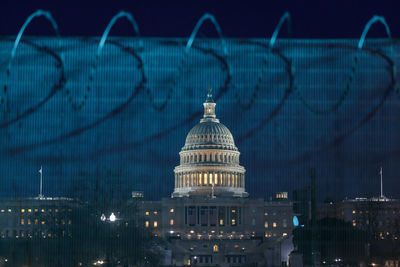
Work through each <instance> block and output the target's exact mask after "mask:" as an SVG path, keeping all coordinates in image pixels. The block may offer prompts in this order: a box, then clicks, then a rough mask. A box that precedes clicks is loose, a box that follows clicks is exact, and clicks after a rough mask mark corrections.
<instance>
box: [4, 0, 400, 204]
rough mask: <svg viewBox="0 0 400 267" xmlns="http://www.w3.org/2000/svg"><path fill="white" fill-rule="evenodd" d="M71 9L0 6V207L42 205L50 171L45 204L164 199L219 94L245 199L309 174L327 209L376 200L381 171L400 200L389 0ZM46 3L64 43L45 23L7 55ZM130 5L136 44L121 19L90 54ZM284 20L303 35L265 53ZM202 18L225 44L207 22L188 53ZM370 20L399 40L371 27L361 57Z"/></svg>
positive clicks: (396, 51)
mask: <svg viewBox="0 0 400 267" xmlns="http://www.w3.org/2000/svg"><path fill="white" fill-rule="evenodd" d="M392 3H394V2H392ZM73 6H74V5H73V4H71V5H70V4H68V5H66V4H62V3H58V4H57V5H56V4H52V3H37V4H35V5H34V4H31V3H25V4H24V5H20V4H16V3H14V2H11V1H9V2H7V1H6V2H5V6H3V7H4V8H2V9H1V10H2V11H1V12H4V13H5V14H7V15H2V16H0V25H1V26H0V38H1V40H0V86H1V88H2V90H1V97H2V98H3V99H5V102H4V103H2V104H1V105H0V136H1V137H2V138H1V141H0V158H1V162H0V175H1V177H2V181H1V186H0V196H1V197H27V196H35V195H37V194H38V185H39V180H38V179H39V175H38V170H39V168H40V166H41V165H43V170H44V178H45V187H44V193H45V195H48V196H72V197H79V198H83V199H91V198H92V197H93V196H94V195H96V194H99V193H100V194H108V195H111V196H113V197H116V198H128V197H129V195H130V191H132V190H143V191H144V192H145V196H146V197H147V198H148V199H159V198H160V197H167V196H169V195H170V194H171V192H172V191H173V180H174V179H173V168H174V167H175V166H176V165H177V164H178V160H179V156H178V153H179V151H180V149H181V147H182V146H183V145H184V141H185V137H186V134H187V133H188V132H189V130H190V129H191V128H192V127H193V126H194V125H195V124H196V123H198V122H199V120H200V118H201V116H202V103H203V101H204V99H205V95H206V92H207V88H208V87H209V86H212V87H213V89H214V95H215V99H216V100H217V101H216V102H217V109H216V112H217V116H218V118H219V119H220V120H221V122H222V123H224V124H225V125H226V126H227V127H228V128H229V129H230V131H231V132H232V134H233V136H234V139H235V142H236V145H237V147H238V148H239V151H240V152H241V158H240V159H241V165H243V166H244V167H245V168H246V170H247V172H246V189H247V191H248V192H249V193H250V196H251V197H264V198H268V197H270V196H272V195H273V193H274V192H277V191H288V192H289V193H290V194H291V192H292V191H293V190H295V189H300V188H303V187H305V186H307V185H308V184H309V169H310V168H316V171H317V189H318V190H317V195H318V199H319V200H323V199H324V198H326V197H332V198H333V199H335V200H340V199H343V198H344V197H365V196H373V195H378V194H379V168H380V166H382V167H383V173H384V192H385V194H386V195H387V196H389V197H396V198H399V197H400V195H399V193H398V188H399V184H398V179H399V178H400V177H399V173H400V138H399V132H400V126H399V125H400V116H399V114H400V94H399V92H398V91H399V88H400V87H399V82H398V81H397V80H398V79H399V78H400V77H399V73H398V69H399V68H398V67H397V66H398V65H399V64H400V42H399V39H396V38H398V37H399V35H400V29H399V27H398V25H400V21H399V19H400V18H399V17H398V16H396V15H395V13H394V10H395V8H393V7H394V4H391V2H390V1H389V2H387V4H386V6H378V5H377V4H376V5H375V6H373V5H365V6H359V4H358V3H357V2H354V3H351V4H349V5H348V6H345V5H344V2H343V4H342V5H338V6H333V4H329V3H325V4H322V5H318V4H312V3H311V2H310V3H308V4H306V5H305V6H304V5H301V4H300V3H297V4H289V3H286V4H274V5H272V6H270V7H264V6H261V5H260V4H259V3H257V2H254V3H252V2H249V4H248V5H246V6H241V5H239V4H237V3H235V2H232V3H231V2H225V1H222V2H219V4H218V5H211V4H209V5H208V4H207V3H203V4H201V5H200V4H199V3H191V2H174V3H173V4H167V2H163V4H159V5H157V6H156V7H150V5H149V4H147V5H145V4H139V3H138V4H131V5H128V4H127V3H121V4H118V5H115V6H112V7H109V8H101V7H99V6H93V5H91V4H89V3H87V4H84V5H83V6H81V7H80V8H73ZM38 8H41V9H45V10H48V11H50V12H51V14H52V16H53V18H54V19H55V21H56V22H57V24H58V27H59V31H60V34H61V36H62V37H61V41H60V42H58V41H57V38H56V37H55V36H54V31H53V29H52V27H51V24H50V23H49V22H48V21H46V20H45V19H43V18H42V17H41V18H38V19H37V20H35V21H33V22H32V24H30V25H29V28H27V31H26V33H25V34H24V36H23V38H22V41H21V43H20V44H19V46H18V49H17V50H16V51H17V52H16V54H15V56H14V57H13V58H12V60H11V61H10V55H11V51H12V48H13V43H14V40H15V36H16V34H17V33H18V30H19V28H20V27H21V25H22V24H23V22H24V21H25V19H26V18H27V17H28V16H29V15H30V14H31V13H32V12H34V11H35V10H37V9H38ZM121 9H123V10H126V11H128V12H131V13H132V14H133V16H134V17H135V19H136V21H137V23H138V25H139V29H140V32H141V36H142V38H133V36H135V34H134V33H133V30H132V26H131V25H130V24H129V23H128V22H127V20H124V19H122V20H121V21H119V22H118V23H117V24H115V27H114V28H113V29H112V31H111V33H110V37H109V38H108V40H107V42H106V44H105V45H104V48H103V49H102V51H101V56H100V57H99V58H98V59H97V60H96V51H97V48H98V43H99V39H100V36H101V34H102V33H103V31H104V29H105V28H106V26H107V24H108V22H109V20H110V19H111V18H112V16H113V15H115V14H116V13H118V11H119V10H121ZM287 10H288V11H290V12H291V14H292V36H293V37H295V39H293V40H292V41H290V40H288V39H280V38H286V37H287V36H288V35H287V31H286V26H284V27H283V28H282V31H281V33H280V35H279V39H278V40H277V42H276V46H275V48H276V49H274V50H270V49H269V48H268V41H269V38H270V36H271V35H272V32H273V31H274V28H275V26H276V24H277V23H278V21H279V18H280V16H281V15H282V14H283V13H284V12H285V11H287ZM89 11H90V12H89ZM204 12H210V13H212V14H214V15H215V17H216V19H217V21H218V22H219V24H220V26H221V29H222V34H223V36H225V37H226V38H225V39H224V41H225V43H224V42H221V41H220V39H218V38H217V37H218V35H217V34H216V31H215V28H214V27H213V25H212V24H211V23H205V24H204V27H202V28H201V30H200V32H199V34H198V37H199V38H197V39H196V40H195V42H194V43H193V46H192V47H191V49H190V50H189V52H188V53H187V54H185V52H184V48H185V45H186V42H187V40H188V36H189V35H190V33H191V31H192V30H193V28H194V25H195V24H196V22H197V21H198V19H199V18H200V17H201V15H202V14H203V13H204ZM374 14H378V15H383V16H385V19H386V21H387V23H388V24H389V27H390V30H391V32H392V37H394V39H393V40H392V41H390V40H389V39H388V38H386V35H385V32H384V28H383V26H382V25H379V24H376V25H374V26H373V27H372V28H371V31H370V32H369V34H368V38H369V39H367V41H366V42H365V44H364V47H363V49H358V48H357V43H358V40H359V38H360V36H361V32H362V30H363V28H364V25H365V24H366V22H367V21H368V20H369V19H370V18H371V17H372V15H374ZM339 18H340V19H339ZM44 36H50V37H44ZM150 37H151V38H150ZM204 37H210V38H213V39H206V38H204ZM371 37H372V38H373V37H380V38H381V39H371ZM139 39H140V40H139ZM224 51H226V53H224ZM10 62H11V64H10ZM7 66H10V67H9V70H10V71H9V72H7ZM93 66H95V67H93ZM393 66H395V67H393ZM4 88H6V89H4ZM160 107H161V108H160Z"/></svg>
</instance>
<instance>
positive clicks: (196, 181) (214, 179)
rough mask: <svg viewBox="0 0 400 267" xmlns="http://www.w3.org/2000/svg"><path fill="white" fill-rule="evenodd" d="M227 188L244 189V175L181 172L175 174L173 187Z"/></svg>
mask: <svg viewBox="0 0 400 267" xmlns="http://www.w3.org/2000/svg"><path fill="white" fill-rule="evenodd" d="M212 184H214V186H227V187H240V188H244V173H239V172H233V173H231V172H183V173H175V187H176V188H179V187H189V186H207V185H212Z"/></svg>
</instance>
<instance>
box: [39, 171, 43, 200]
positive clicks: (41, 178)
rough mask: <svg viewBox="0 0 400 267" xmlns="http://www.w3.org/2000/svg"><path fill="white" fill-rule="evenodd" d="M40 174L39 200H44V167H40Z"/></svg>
mask: <svg viewBox="0 0 400 267" xmlns="http://www.w3.org/2000/svg"><path fill="white" fill-rule="evenodd" d="M39 173H40V193H39V198H42V197H43V195H42V187H43V186H42V184H43V169H42V166H40V170H39Z"/></svg>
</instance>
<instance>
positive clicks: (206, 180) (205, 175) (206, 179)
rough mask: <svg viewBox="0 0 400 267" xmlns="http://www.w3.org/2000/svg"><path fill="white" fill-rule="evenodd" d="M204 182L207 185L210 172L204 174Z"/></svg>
mask: <svg viewBox="0 0 400 267" xmlns="http://www.w3.org/2000/svg"><path fill="white" fill-rule="evenodd" d="M204 184H205V185H207V184H208V174H207V173H205V174H204Z"/></svg>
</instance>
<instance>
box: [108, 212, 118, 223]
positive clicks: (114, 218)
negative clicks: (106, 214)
mask: <svg viewBox="0 0 400 267" xmlns="http://www.w3.org/2000/svg"><path fill="white" fill-rule="evenodd" d="M116 219H117V218H116V217H115V215H114V212H111V215H110V218H109V220H110V222H115V220H116Z"/></svg>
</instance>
